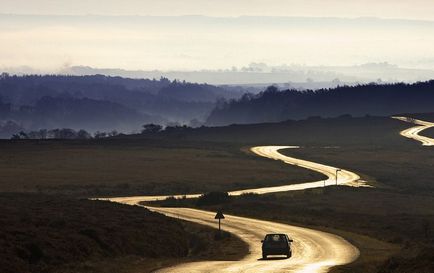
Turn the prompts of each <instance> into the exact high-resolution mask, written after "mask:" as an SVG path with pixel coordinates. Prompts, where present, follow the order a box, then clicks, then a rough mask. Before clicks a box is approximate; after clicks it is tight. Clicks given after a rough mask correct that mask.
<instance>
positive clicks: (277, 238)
mask: <svg viewBox="0 0 434 273" xmlns="http://www.w3.org/2000/svg"><path fill="white" fill-rule="evenodd" d="M265 241H267V242H286V238H285V236H284V235H282V234H273V235H267V236H266V237H265Z"/></svg>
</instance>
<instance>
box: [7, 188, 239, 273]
mask: <svg viewBox="0 0 434 273" xmlns="http://www.w3.org/2000/svg"><path fill="white" fill-rule="evenodd" d="M0 204H1V208H2V212H1V217H0V272H2V273H8V272H11V273H12V272H13V273H16V272H20V273H21V272H22V273H25V272H71V273H72V272H134V271H130V270H133V269H134V267H135V266H140V268H141V270H142V271H141V272H149V271H151V270H152V269H155V268H158V267H160V266H162V265H168V264H171V263H176V262H182V261H187V260H195V259H199V258H203V257H204V256H205V257H206V256H207V255H210V257H209V259H215V256H214V255H216V256H217V257H221V258H227V259H231V258H232V259H237V258H239V257H240V256H243V255H244V254H245V253H247V247H246V245H245V244H244V243H243V242H241V241H240V240H239V239H238V238H236V237H226V238H224V239H223V240H221V241H215V240H214V234H215V230H213V229H210V228H205V227H202V226H199V225H193V224H190V223H185V222H180V221H177V220H175V219H172V218H168V217H165V216H163V215H161V214H158V213H153V212H150V211H149V210H147V209H144V208H143V207H138V206H127V205H120V204H116V203H110V202H103V201H90V200H77V199H71V198H66V197H53V196H42V195H34V194H1V195H0ZM230 250H232V252H231V251H230ZM162 261H164V262H162Z"/></svg>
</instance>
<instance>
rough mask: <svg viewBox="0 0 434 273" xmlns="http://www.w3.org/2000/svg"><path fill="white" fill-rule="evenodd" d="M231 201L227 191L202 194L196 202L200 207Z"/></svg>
mask: <svg viewBox="0 0 434 273" xmlns="http://www.w3.org/2000/svg"><path fill="white" fill-rule="evenodd" d="M228 201H229V194H228V193H227V192H218V191H215V192H209V193H205V194H202V195H201V196H200V197H199V198H198V199H197V202H196V205H197V206H198V207H200V206H210V205H218V204H223V203H227V202H228Z"/></svg>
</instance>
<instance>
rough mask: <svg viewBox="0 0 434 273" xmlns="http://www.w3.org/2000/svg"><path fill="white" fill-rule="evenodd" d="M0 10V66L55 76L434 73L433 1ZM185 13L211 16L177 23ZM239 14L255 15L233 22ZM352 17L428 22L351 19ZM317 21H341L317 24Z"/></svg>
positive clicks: (232, 1)
mask: <svg viewBox="0 0 434 273" xmlns="http://www.w3.org/2000/svg"><path fill="white" fill-rule="evenodd" d="M368 3H369V4H368ZM0 4H1V5H0V70H1V69H2V68H8V67H17V66H30V67H33V68H37V69H46V70H47V69H48V70H50V71H54V72H56V71H58V70H60V69H61V68H62V67H63V66H65V65H87V66H93V67H99V68H123V69H144V70H152V69H162V70H184V69H185V70H198V69H225V68H230V67H232V66H237V67H241V66H246V65H248V64H249V63H251V62H264V63H267V64H269V65H281V64H305V65H356V64H363V63H368V62H389V63H392V64H397V65H400V66H405V67H420V68H430V69H434V47H433V45H434V1H433V0H413V1H406V0H405V1H404V0H394V1H391V0H375V1H374V0H365V1H360V0H357V1H356V0H303V1H293V0H267V1H265V0H218V1H217V0H212V1H211V0H200V1H199V0H183V1H181V0H154V1H147V0H123V1H113V0H105V1H96V0H87V1H70V0H69V1H65V0H39V1H38V0H27V1H26V0H0ZM1 14H3V15H1ZM5 14H27V15H28V14H36V15H41V14H51V15H85V14H100V15H105V16H85V17H82V16H36V17H35V16H27V15H25V16H10V15H5ZM187 14H198V15H205V16H214V17H177V16H178V15H187ZM113 15H115V16H113ZM118 15H124V16H122V17H117V16H118ZM131 15H141V16H140V17H137V16H131ZM146 15H152V16H156V15H159V16H162V15H163V16H166V17H148V16H146ZM242 15H249V16H253V15H256V16H261V17H255V18H251V17H241V18H239V17H238V16H242ZM264 16H268V17H264ZM277 16H285V18H281V17H277ZM298 16H301V17H305V18H296V17H298ZM359 16H370V17H378V18H404V19H412V20H416V19H417V20H429V21H405V20H379V19H348V18H357V17H359ZM215 17H218V18H215ZM324 17H340V18H346V19H319V18H324ZM431 20H432V21H431Z"/></svg>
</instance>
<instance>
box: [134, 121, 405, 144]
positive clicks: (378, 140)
mask: <svg viewBox="0 0 434 273" xmlns="http://www.w3.org/2000/svg"><path fill="white" fill-rule="evenodd" d="M408 127H411V124H408V123H407V124H406V123H405V122H402V121H398V120H394V119H392V118H390V117H362V118H352V117H350V116H342V117H339V118H324V119H323V118H310V119H307V120H299V121H293V120H288V121H284V122H279V123H260V124H243V125H230V126H222V127H200V128H195V129H192V128H183V127H179V128H169V129H170V130H165V131H162V132H160V133H158V134H155V135H153V136H152V135H148V136H149V137H156V138H160V137H165V138H167V139H183V140H194V141H214V142H230V143H240V144H242V145H247V144H248V145H266V144H270V145H338V146H341V145H353V144H359V145H365V144H368V145H371V144H372V145H392V144H400V145H401V144H405V143H406V142H408V141H407V139H405V138H403V137H401V136H399V132H400V131H401V130H403V129H405V128H408ZM143 137H144V136H143V135H131V136H127V138H143Z"/></svg>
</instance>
